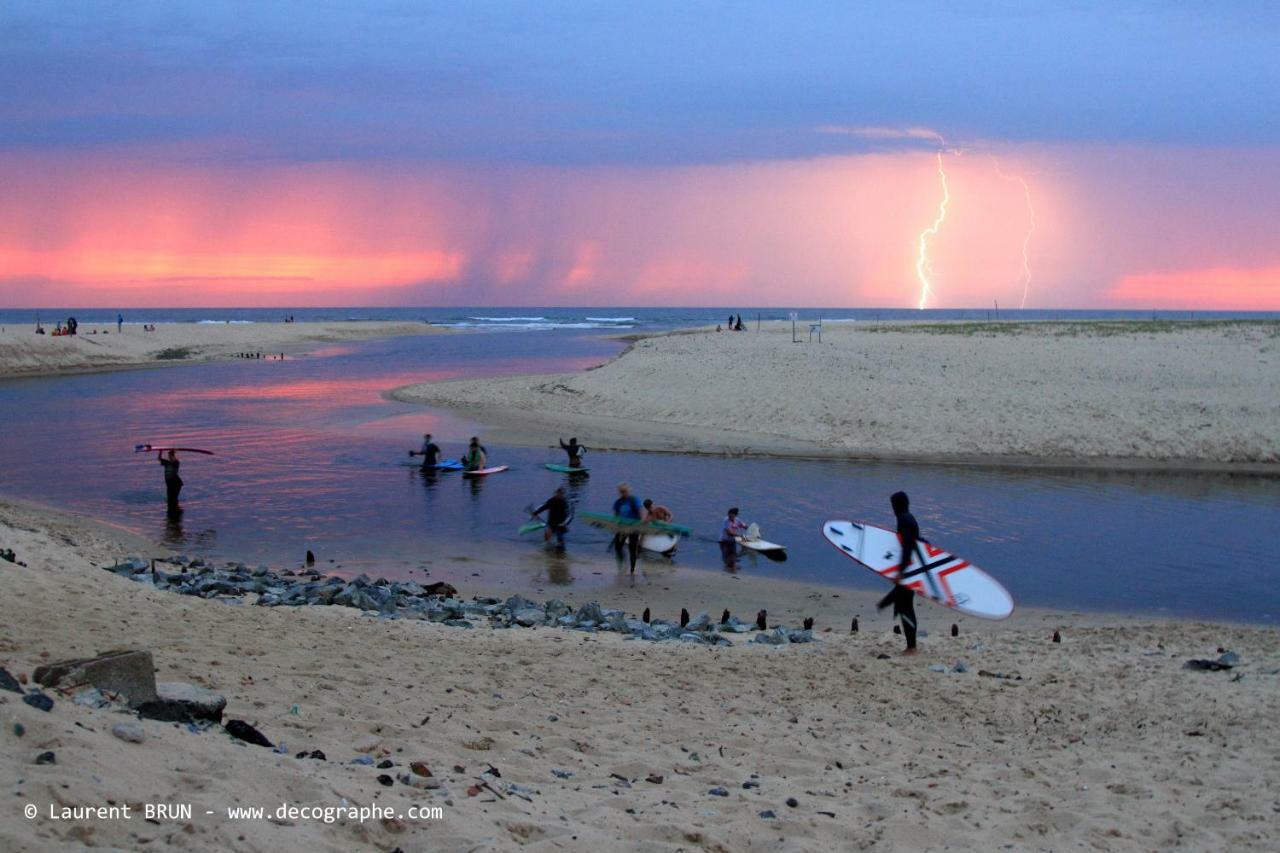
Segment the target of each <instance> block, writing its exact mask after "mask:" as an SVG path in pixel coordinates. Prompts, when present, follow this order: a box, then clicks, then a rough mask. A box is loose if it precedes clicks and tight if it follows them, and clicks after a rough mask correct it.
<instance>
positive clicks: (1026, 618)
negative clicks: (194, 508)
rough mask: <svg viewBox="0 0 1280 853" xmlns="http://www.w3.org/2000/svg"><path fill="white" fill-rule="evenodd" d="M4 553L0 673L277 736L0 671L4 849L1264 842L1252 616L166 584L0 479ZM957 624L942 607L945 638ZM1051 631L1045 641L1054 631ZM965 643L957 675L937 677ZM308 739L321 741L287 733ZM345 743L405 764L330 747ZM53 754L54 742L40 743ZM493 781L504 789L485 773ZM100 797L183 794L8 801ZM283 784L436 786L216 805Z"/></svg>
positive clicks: (73, 520) (313, 791) (1273, 666)
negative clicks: (314, 816) (260, 602)
mask: <svg viewBox="0 0 1280 853" xmlns="http://www.w3.org/2000/svg"><path fill="white" fill-rule="evenodd" d="M0 547H4V548H13V549H14V550H15V552H16V557H17V559H18V560H20V561H23V562H25V563H27V565H26V566H19V565H17V564H13V563H8V562H0V601H3V602H4V608H3V611H4V617H3V619H2V620H0V666H3V667H6V668H8V669H9V670H10V671H11V672H14V673H16V674H27V673H30V672H31V671H32V670H33V669H34V667H35V666H37V665H39V664H40V663H44V662H47V661H48V660H56V659H60V658H67V657H74V656H84V655H89V654H94V653H97V652H101V651H104V650H107V649H111V648H122V647H124V648H144V649H149V650H151V651H152V652H153V654H154V655H155V661H156V666H157V669H158V673H157V677H158V679H159V680H161V681H186V682H190V683H193V684H198V685H204V686H207V687H210V688H212V689H215V690H218V691H220V692H222V693H223V694H224V695H226V696H227V698H228V702H229V704H228V708H227V715H228V717H230V718H239V719H244V720H247V721H249V722H251V723H253V724H254V725H256V726H258V727H259V728H260V729H261V730H262V731H263V732H264V734H266V735H267V736H268V737H269V738H271V739H272V740H273V741H277V742H283V743H285V744H286V745H287V754H277V753H274V752H271V751H270V750H267V749H264V748H260V747H253V746H245V745H241V744H238V743H236V742H233V741H232V740H230V739H229V738H228V737H226V736H225V735H223V734H221V733H220V732H219V730H217V729H213V730H210V731H208V732H205V733H203V734H195V733H191V732H189V731H187V730H186V729H185V728H184V727H182V726H178V725H175V724H170V723H159V722H153V721H142V722H141V725H142V726H143V728H144V730H145V732H146V741H145V742H144V743H141V744H131V743H125V742H123V741H121V740H118V739H117V738H115V737H113V736H112V735H111V734H110V729H111V727H112V726H113V725H114V724H115V723H116V722H118V721H120V720H123V719H128V717H127V716H126V715H124V714H122V713H119V712H114V711H111V710H107V709H103V710H91V709H89V708H85V707H82V706H79V705H75V704H73V703H72V702H70V701H69V700H68V699H67V697H64V696H62V695H60V694H56V693H55V694H53V695H54V698H55V701H56V704H55V707H54V708H53V710H52V711H50V712H42V711H39V710H36V709H34V708H31V707H29V706H27V705H25V704H23V703H22V702H21V701H19V699H18V696H17V694H14V693H9V692H4V691H0V755H2V756H3V761H2V762H0V778H2V779H3V786H4V790H5V791H6V793H7V794H8V796H7V797H6V799H7V800H8V803H7V804H6V805H5V806H4V807H3V810H0V847H4V848H6V849H13V850H26V849H49V848H55V847H58V848H61V847H65V846H69V845H90V844H92V845H97V846H109V847H114V848H127V849H136V848H139V847H142V846H144V845H148V846H152V847H156V848H157V849H159V848H165V849H170V848H174V849H191V850H212V849H228V848H234V849H246V850H276V849H282V848H306V849H316V850H349V849H353V848H357V847H359V848H373V849H384V850H392V849H394V848H396V847H399V848H401V849H404V850H414V849H427V848H430V849H448V850H456V849H514V848H517V847H522V848H532V849H573V850H578V849H595V850H599V849H635V850H677V849H685V850H688V849H706V850H765V849H768V850H832V849H850V848H856V847H872V848H874V849H938V848H942V847H946V846H949V847H950V848H952V849H1000V848H1003V847H1005V846H1008V845H1012V848H1011V849H1015V850H1031V849H1035V850H1042V849H1064V848H1066V847H1075V846H1086V847H1092V848H1098V849H1109V850H1149V849H1153V848H1154V849H1160V848H1167V847H1173V846H1182V847H1185V848H1187V849H1258V850H1263V849H1270V848H1271V846H1272V845H1273V843H1274V839H1273V838H1272V833H1271V829H1270V826H1271V824H1272V823H1273V822H1274V811H1275V799H1276V784H1277V778H1278V777H1277V767H1280V674H1277V673H1280V634H1277V632H1276V631H1274V630H1271V629H1262V628H1255V627H1248V626H1231V625H1210V624H1192V623H1178V622H1171V621H1159V620H1152V619H1142V618H1126V617H1122V616H1095V615H1088V614H1074V613H1047V612H1035V613H1024V612H1021V611H1019V612H1018V613H1016V614H1015V616H1014V617H1013V618H1012V619H1010V620H1008V621H1006V622H1002V623H985V622H981V621H979V620H953V619H951V618H949V617H950V614H949V613H948V612H946V611H943V610H941V609H938V608H936V607H932V606H931V605H927V604H922V605H921V606H920V608H919V610H920V615H921V617H922V622H923V624H924V626H925V627H926V628H927V629H929V631H930V634H929V636H928V637H925V638H924V639H923V640H922V641H921V646H922V650H921V653H920V654H919V655H918V656H915V657H911V658H904V657H901V656H899V655H898V654H897V652H898V651H899V649H900V646H901V639H900V638H898V637H895V636H894V635H893V634H892V633H891V632H890V630H889V629H890V621H889V618H888V616H887V614H878V615H876V614H874V610H873V607H872V599H873V598H874V594H869V593H863V592H858V591H850V590H832V589H828V588H822V587H816V586H809V585H801V584H786V583H779V582H767V581H761V580H758V579H750V578H742V579H740V580H733V579H731V578H729V577H727V576H724V575H716V574H712V573H684V574H682V575H681V577H680V583H679V584H678V585H677V584H675V583H672V584H668V585H666V586H669V589H662V588H661V586H662V585H658V584H651V585H649V586H648V587H640V588H638V591H632V590H628V589H626V588H625V587H624V588H622V589H618V590H615V591H612V592H607V591H605V590H591V591H590V592H589V594H588V595H587V596H585V598H589V599H594V600H598V601H600V602H601V603H602V604H604V605H605V606H610V605H616V606H622V607H626V608H627V609H629V610H632V611H633V612H634V611H636V610H638V609H640V608H641V607H642V606H649V607H651V608H653V610H654V612H655V615H658V614H662V615H666V616H668V617H672V616H674V615H675V614H676V613H677V612H678V609H679V607H681V606H685V607H688V608H689V609H690V611H691V612H696V611H697V610H709V611H711V612H713V613H715V614H718V612H719V610H720V609H721V608H722V607H725V606H728V607H731V608H732V609H734V611H735V612H736V613H739V615H743V616H747V615H750V614H753V613H754V611H755V610H756V609H759V608H760V607H766V608H768V610H769V612H770V614H778V615H779V616H778V617H771V621H772V619H773V618H779V617H782V618H786V619H788V620H790V619H791V618H792V614H794V615H795V616H797V617H798V616H800V615H814V616H816V618H817V625H816V641H815V642H814V643H812V644H805V645H788V646H780V647H765V646H755V645H747V644H745V643H744V642H742V639H744V638H745V637H747V636H750V635H743V636H742V637H740V638H735V639H736V640H737V642H736V643H735V645H734V646H733V647H732V648H707V647H701V646H699V647H694V646H690V645H688V644H681V643H664V644H652V643H646V642H642V641H624V640H622V638H621V637H619V636H616V635H604V634H601V635H592V634H583V633H581V632H574V631H565V630H560V629H547V628H539V629H536V630H530V629H512V630H505V631H492V630H489V629H487V628H480V629H476V630H463V629H458V628H450V627H446V626H442V625H439V624H434V623H427V622H420V621H410V620H402V621H386V620H381V619H373V618H368V617H362V616H361V615H360V614H359V613H358V612H357V611H355V610H352V609H348V608H340V607H305V608H285V607H281V608H262V607H254V606H251V605H228V604H223V603H219V602H215V601H205V600H201V599H196V598H189V597H182V596H178V595H175V594H173V593H167V592H161V591H157V590H154V589H151V588H149V587H146V586H144V585H142V584H138V583H133V582H130V581H128V580H125V579H123V578H120V577H117V576H115V575H112V574H110V573H107V572H104V571H102V570H101V569H100V568H98V567H97V566H99V565H103V564H108V563H111V562H113V561H114V560H115V559H117V558H120V557H123V556H125V555H126V554H140V555H143V556H156V555H158V554H159V553H160V549H158V548H157V546H155V545H153V544H151V543H147V542H143V541H141V540H139V539H137V538H136V537H132V536H130V535H128V534H126V533H124V532H122V531H120V530H118V529H115V528H111V527H109V526H106V525H101V524H97V523H94V522H92V521H89V520H86V519H83V518H79V517H74V516H67V515H63V514H61V513H57V512H54V511H52V510H49V509H46V508H41V507H34V506H30V505H21V504H15V503H11V502H5V503H0ZM485 591H486V590H483V589H465V588H463V589H460V594H461V595H462V596H463V597H467V596H470V595H472V594H480V593H484V592H485ZM560 595H561V597H563V598H565V599H566V600H569V601H570V602H571V603H575V604H578V603H582V601H583V599H584V597H583V596H580V595H578V594H576V593H569V594H564V593H560ZM835 595H839V596H840V598H838V599H837V598H835V597H834V596H835ZM850 610H854V611H856V612H859V613H860V614H861V620H860V622H861V624H860V627H861V631H860V632H859V633H857V634H850V633H849V632H848V627H849V626H848V614H849V612H850ZM952 621H957V622H959V623H960V636H958V637H955V638H953V637H951V636H950V635H949V632H948V630H947V628H948V627H949V625H950V623H951V622H952ZM828 628H829V629H831V630H830V631H827V630H825V629H828ZM1055 629H1059V630H1061V634H1062V642H1061V643H1060V644H1054V643H1052V642H1051V640H1050V637H1051V634H1052V632H1053V630H1055ZM1219 647H1221V648H1229V649H1232V650H1233V651H1236V652H1237V653H1239V654H1240V656H1241V658H1242V662H1241V665H1240V666H1239V667H1237V668H1236V669H1235V670H1233V671H1228V672H1216V673H1214V672H1195V671H1191V670H1187V669H1184V668H1183V664H1184V661H1185V660H1186V659H1188V658H1204V657H1216V656H1217V654H1218V651H1217V650H1218V648H1219ZM881 655H887V657H884V658H881V657H880V656H881ZM959 661H963V662H964V664H965V666H966V668H967V670H968V671H967V672H955V671H953V670H954V669H955V668H956V667H955V665H956V663H957V662H959ZM931 667H940V668H942V669H944V670H945V671H943V672H937V671H934V670H933V669H931ZM981 671H987V672H990V673H1000V674H1002V675H1006V676H1021V678H1016V677H1008V678H996V677H993V676H989V675H988V676H984V675H981V674H980V672H981ZM295 706H296V708H297V713H292V709H293V708H294V707H295ZM14 723H19V724H21V725H22V726H23V727H24V728H25V733H24V734H23V736H22V737H18V736H16V734H15V732H14V728H13V725H14ZM313 749H320V750H323V751H324V752H325V754H326V756H327V759H328V760H327V761H317V760H314V759H298V758H295V757H293V756H294V755H295V754H296V753H298V752H300V751H303V750H308V751H310V750H313ZM361 749H366V750H368V751H369V754H372V755H373V756H375V758H376V760H378V761H382V760H383V759H388V758H389V759H390V760H392V761H393V762H395V764H396V767H395V768H393V769H387V770H382V769H378V768H377V767H373V766H362V765H359V764H352V763H350V762H351V760H352V759H354V758H356V757H357V756H358V755H362V754H366V753H362V752H359V751H358V750H361ZM45 751H53V752H55V754H56V763H53V764H44V765H36V764H35V763H34V762H35V758H36V756H37V755H39V754H40V753H42V752H45ZM410 761H424V762H425V763H426V764H427V765H429V767H430V768H431V771H432V773H433V776H434V778H436V779H437V780H438V782H439V784H440V787H439V788H437V789H435V790H419V789H416V788H411V787H407V786H404V785H402V784H400V783H398V782H397V783H395V784H393V785H392V786H390V787H384V786H382V785H380V784H379V783H378V781H377V776H378V775H379V774H383V773H386V774H390V775H396V774H399V773H401V772H404V769H405V767H406V766H407V764H408V763H409V762H410ZM491 767H492V768H496V769H497V770H498V771H499V772H500V774H501V777H500V778H501V780H502V784H501V785H499V784H498V783H496V782H495V784H494V787H496V788H497V789H498V790H499V791H504V790H505V791H507V793H506V794H505V795H504V796H503V797H502V798H501V799H499V797H498V796H496V795H494V794H493V793H491V791H490V790H489V789H485V788H481V789H478V790H476V791H475V793H476V795H475V796H469V795H468V792H469V790H474V789H472V786H473V785H475V784H476V782H477V780H479V779H482V778H488V779H494V777H493V776H492V775H490V776H482V774H483V773H484V772H485V771H486V770H488V769H489V768H491ZM553 770H555V771H559V775H557V774H556V773H553V772H552V771H553ZM659 777H661V778H660V780H659ZM650 778H652V779H653V780H654V781H647V780H648V779H650ZM510 784H515V785H519V786H521V787H520V788H519V789H511V788H505V787H503V786H504V785H510ZM720 789H723V793H724V794H725V796H720V795H719V793H720ZM512 791H516V792H517V793H516V794H513V793H512ZM713 791H714V792H715V793H713ZM524 792H527V793H524ZM112 802H113V803H117V804H120V803H129V804H133V805H135V806H141V805H142V804H144V803H146V802H170V803H192V804H193V805H194V811H195V814H194V815H193V817H192V818H191V819H190V820H185V819H180V820H177V821H170V820H162V821H160V822H159V823H158V824H152V823H147V822H145V821H143V820H138V819H135V820H133V821H121V820H116V821H105V820H84V821H52V820H49V819H47V818H46V817H44V816H41V817H40V818H38V819H33V820H27V819H25V818H23V817H22V815H21V812H20V809H21V808H22V806H23V805H25V804H28V803H33V804H37V805H38V807H39V809H40V810H41V813H42V815H43V812H44V810H45V809H47V807H48V805H49V804H62V805H74V804H80V805H105V804H107V803H112ZM789 802H791V803H794V804H793V805H789V804H788V803H789ZM281 803H289V804H291V805H338V804H341V803H347V804H355V805H369V804H374V803H376V804H378V805H381V806H393V807H395V808H396V809H397V810H398V811H400V812H401V813H405V812H407V809H408V808H409V807H410V806H411V805H419V806H422V805H438V806H440V807H441V809H442V812H443V818H442V819H440V820H438V821H410V820H408V819H406V818H401V819H394V820H386V821H382V820H374V821H371V822H368V823H365V824H363V825H362V824H358V823H353V822H351V821H344V822H339V823H334V824H324V823H322V822H320V821H314V820H300V819H299V820H265V819H264V820H260V821H238V822H237V821H231V820H229V819H228V818H227V817H226V816H225V813H224V812H223V810H224V809H225V808H226V807H228V806H233V805H237V804H240V805H260V806H264V807H266V808H267V809H268V811H271V810H274V809H275V808H277V807H278V806H279V805H280V804H281ZM206 809H213V810H214V811H215V814H214V815H212V816H210V815H205V814H204V811H205V810H206ZM767 812H772V814H773V816H772V817H768V816H762V814H765V813H767Z"/></svg>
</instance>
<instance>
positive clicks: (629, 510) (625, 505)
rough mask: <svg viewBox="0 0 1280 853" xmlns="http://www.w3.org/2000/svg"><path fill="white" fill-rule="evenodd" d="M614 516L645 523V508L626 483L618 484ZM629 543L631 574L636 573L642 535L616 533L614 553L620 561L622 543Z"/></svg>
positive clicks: (614, 536)
mask: <svg viewBox="0 0 1280 853" xmlns="http://www.w3.org/2000/svg"><path fill="white" fill-rule="evenodd" d="M613 514H614V515H615V516H617V517H618V518H620V519H626V520H630V521H637V522H638V521H643V520H644V508H643V507H642V506H641V505H640V501H638V500H636V496H635V495H633V494H631V486H629V485H627V484H626V483H619V484H618V499H617V500H616V501H614V502H613ZM624 540H625V541H626V543H627V554H628V556H630V558H631V574H633V575H634V574H635V573H636V557H637V556H638V555H639V554H640V533H639V531H637V532H635V533H615V534H614V535H613V551H614V553H615V554H617V555H618V559H619V560H621V559H622V543H623V541H624Z"/></svg>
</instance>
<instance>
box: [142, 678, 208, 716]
mask: <svg viewBox="0 0 1280 853" xmlns="http://www.w3.org/2000/svg"><path fill="white" fill-rule="evenodd" d="M156 694H157V696H158V698H157V699H156V700H155V701H154V702H144V703H143V704H141V705H139V706H138V714H139V715H141V716H142V717H144V718H146V719H149V720H164V721H167V722H176V723H188V722H195V721H196V720H209V721H210V722H214V723H220V722H222V711H223V709H224V708H226V707H227V700H226V697H224V696H223V695H222V694H221V693H215V692H214V691H212V690H206V689H205V688H203V687H196V686H195V685H194V684H184V683H183V682H181V681H164V682H161V683H160V684H157V685H156Z"/></svg>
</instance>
